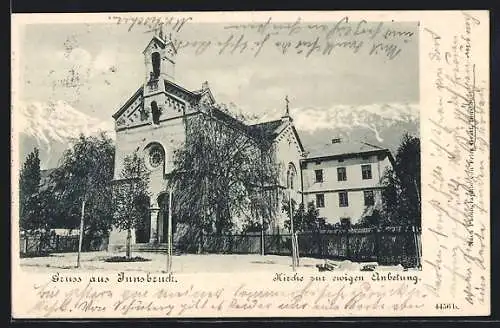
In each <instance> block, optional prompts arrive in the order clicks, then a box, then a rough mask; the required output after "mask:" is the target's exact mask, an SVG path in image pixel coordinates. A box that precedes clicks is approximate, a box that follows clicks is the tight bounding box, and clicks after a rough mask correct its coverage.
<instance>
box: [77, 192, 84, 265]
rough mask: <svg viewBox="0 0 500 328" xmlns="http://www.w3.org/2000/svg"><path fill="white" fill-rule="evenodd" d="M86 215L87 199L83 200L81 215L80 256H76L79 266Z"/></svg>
mask: <svg viewBox="0 0 500 328" xmlns="http://www.w3.org/2000/svg"><path fill="white" fill-rule="evenodd" d="M84 217H85V199H84V200H83V201H82V214H81V217H80V238H79V239H78V257H77V258H76V267H77V268H79V267H80V253H81V252H82V242H83V226H84V224H83V223H84V222H83V220H84Z"/></svg>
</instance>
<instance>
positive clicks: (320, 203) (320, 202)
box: [316, 194, 325, 208]
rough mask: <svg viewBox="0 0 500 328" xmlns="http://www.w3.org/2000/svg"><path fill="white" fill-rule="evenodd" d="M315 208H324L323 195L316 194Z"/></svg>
mask: <svg viewBox="0 0 500 328" xmlns="http://www.w3.org/2000/svg"><path fill="white" fill-rule="evenodd" d="M316 207H318V208H321V207H325V195H324V194H316Z"/></svg>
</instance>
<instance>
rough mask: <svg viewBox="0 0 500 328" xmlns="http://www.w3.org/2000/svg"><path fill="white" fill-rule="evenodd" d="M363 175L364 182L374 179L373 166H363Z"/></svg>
mask: <svg viewBox="0 0 500 328" xmlns="http://www.w3.org/2000/svg"><path fill="white" fill-rule="evenodd" d="M361 175H362V177H363V180H369V179H371V178H372V166H371V165H370V164H368V165H361Z"/></svg>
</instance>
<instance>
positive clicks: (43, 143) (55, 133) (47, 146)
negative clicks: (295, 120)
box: [13, 101, 113, 169]
mask: <svg viewBox="0 0 500 328" xmlns="http://www.w3.org/2000/svg"><path fill="white" fill-rule="evenodd" d="M13 122H14V127H15V129H16V131H18V132H19V148H20V149H19V150H20V154H19V159H20V160H21V163H22V162H23V161H24V159H25V158H26V155H27V154H28V153H29V152H31V151H32V150H33V147H38V148H39V149H40V161H41V167H42V169H44V168H51V167H55V166H57V162H58V160H59V159H60V157H61V155H62V153H63V152H64V150H65V149H67V148H68V147H69V145H70V144H71V140H72V138H75V137H78V136H79V135H80V134H82V133H83V134H84V135H93V134H97V133H99V132H101V131H104V132H107V133H108V134H109V135H110V136H113V124H112V121H111V120H109V121H101V120H99V119H97V118H95V117H92V116H90V115H87V114H84V113H82V112H81V111H79V110H77V109H75V108H74V107H73V106H71V105H70V104H68V103H67V102H65V101H55V102H30V103H19V104H18V105H17V106H16V107H15V108H14V115H13Z"/></svg>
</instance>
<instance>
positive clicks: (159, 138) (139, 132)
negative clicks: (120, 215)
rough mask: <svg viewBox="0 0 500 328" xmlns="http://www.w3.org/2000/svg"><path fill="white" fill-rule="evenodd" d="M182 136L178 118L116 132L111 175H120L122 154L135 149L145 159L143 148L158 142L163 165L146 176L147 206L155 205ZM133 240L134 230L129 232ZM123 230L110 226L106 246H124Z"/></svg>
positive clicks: (145, 150)
mask: <svg viewBox="0 0 500 328" xmlns="http://www.w3.org/2000/svg"><path fill="white" fill-rule="evenodd" d="M184 139H185V130H184V123H183V119H182V118H176V119H172V120H168V121H164V122H161V123H160V125H153V124H150V125H145V126H141V127H136V128H132V129H126V130H121V131H118V132H117V133H116V154H115V171H114V172H115V173H114V178H115V179H119V178H120V172H121V171H122V169H123V160H124V158H125V157H126V156H128V155H130V154H132V153H133V152H134V151H138V152H139V153H140V154H142V155H143V156H145V157H144V158H145V160H146V161H148V153H147V147H148V145H150V144H151V143H158V144H160V145H162V146H163V148H164V151H165V166H164V167H160V168H159V169H156V170H152V172H151V176H150V190H149V191H150V194H151V205H152V206H153V207H157V206H158V204H157V197H158V194H159V193H160V192H162V191H164V190H165V179H164V174H165V173H168V172H169V171H170V170H171V169H172V160H173V151H174V150H175V149H177V148H178V147H179V146H180V145H182V143H183V142H184ZM132 235H133V239H132V242H133V243H135V238H134V237H135V233H133V234H132ZM125 243H126V232H120V231H118V229H116V228H114V229H113V230H112V231H111V233H110V238H109V246H108V249H109V250H111V251H115V250H120V249H124V245H125Z"/></svg>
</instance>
